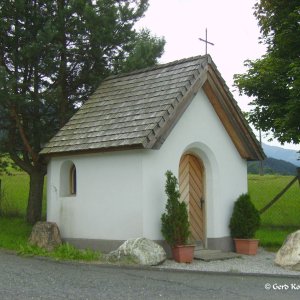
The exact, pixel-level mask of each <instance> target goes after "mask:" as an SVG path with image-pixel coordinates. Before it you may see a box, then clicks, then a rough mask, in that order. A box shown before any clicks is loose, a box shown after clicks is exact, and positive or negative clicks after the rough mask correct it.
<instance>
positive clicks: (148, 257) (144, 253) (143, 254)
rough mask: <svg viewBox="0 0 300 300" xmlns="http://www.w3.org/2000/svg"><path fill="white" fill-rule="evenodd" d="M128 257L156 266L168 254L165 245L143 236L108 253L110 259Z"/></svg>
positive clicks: (117, 259)
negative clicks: (162, 245)
mask: <svg viewBox="0 0 300 300" xmlns="http://www.w3.org/2000/svg"><path fill="white" fill-rule="evenodd" d="M126 257H127V258H131V259H133V260H134V262H136V263H138V264H140V265H147V266H155V265H159V264H161V263H162V262H164V261H165V260H166V257H167V256H166V252H165V250H164V249H163V247H161V246H160V245H158V244H156V243H155V242H153V241H151V240H148V239H146V238H143V237H142V238H137V239H130V240H127V241H126V242H124V243H123V244H122V245H121V246H120V247H119V248H118V249H117V250H115V251H112V252H110V253H109V254H108V260H110V261H123V260H124V259H126Z"/></svg>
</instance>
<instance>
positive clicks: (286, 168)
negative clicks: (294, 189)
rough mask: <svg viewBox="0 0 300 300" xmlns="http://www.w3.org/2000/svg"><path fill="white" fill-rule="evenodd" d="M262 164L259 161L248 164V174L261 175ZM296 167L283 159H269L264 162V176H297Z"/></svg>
mask: <svg viewBox="0 0 300 300" xmlns="http://www.w3.org/2000/svg"><path fill="white" fill-rule="evenodd" d="M259 172H260V163H259V162H258V161H249V162H248V173H250V174H259ZM296 173H297V170H296V166H295V165H293V164H292V163H289V162H287V161H284V160H281V159H275V158H272V157H267V158H266V159H264V160H263V174H280V175H296Z"/></svg>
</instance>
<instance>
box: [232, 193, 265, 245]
mask: <svg viewBox="0 0 300 300" xmlns="http://www.w3.org/2000/svg"><path fill="white" fill-rule="evenodd" d="M259 226H260V216H259V212H258V210H257V209H256V208H255V206H254V205H253V203H252V202H251V200H250V196H249V195H248V194H242V195H240V196H239V198H238V199H237V200H236V201H235V203H234V207H233V213H232V216H231V219H230V223H229V228H230V232H231V236H232V237H234V238H244V239H251V238H253V237H254V235H255V232H256V231H257V230H258V228H259Z"/></svg>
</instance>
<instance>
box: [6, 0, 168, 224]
mask: <svg viewBox="0 0 300 300" xmlns="http://www.w3.org/2000/svg"><path fill="white" fill-rule="evenodd" d="M147 8H148V0H137V1H127V0H118V1H111V0H97V1H83V0H74V1H60V0H51V1H50V0H45V1H27V0H16V1H1V2H0V61H1V63H0V153H4V152H5V153H9V155H10V157H11V158H12V159H13V160H14V162H15V163H16V164H17V165H18V166H19V167H20V168H22V169H23V170H24V171H25V172H27V173H28V174H30V176H31V185H30V186H31V187H32V190H34V191H35V193H33V192H32V193H29V201H28V204H29V205H28V215H27V220H28V221H29V222H30V223H34V222H35V221H37V220H38V219H39V218H40V216H41V212H40V208H41V201H42V200H41V199H42V191H41V189H38V187H39V186H40V185H41V182H42V181H41V178H43V177H44V175H45V174H46V166H45V161H44V159H43V157H40V156H39V152H40V150H41V148H42V145H44V144H45V143H46V142H47V141H48V140H49V139H50V138H51V137H52V136H53V135H54V134H55V133H56V132H57V131H58V130H59V128H60V127H61V126H63V125H64V124H65V123H66V122H67V121H68V119H69V118H70V117H71V116H72V114H73V113H74V112H75V110H76V109H77V108H78V107H79V106H80V105H81V104H82V103H83V102H84V101H85V100H86V99H87V98H88V96H89V95H90V94H91V93H92V92H93V91H95V89H96V87H97V86H98V85H99V83H100V82H101V81H102V80H103V79H104V78H105V77H107V76H108V75H110V74H112V73H116V72H120V71H121V70H122V68H123V63H120V62H121V61H123V60H124V66H125V65H126V70H129V69H131V68H132V69H136V68H139V67H145V66H146V65H147V64H150V65H152V64H154V63H155V62H156V59H157V58H158V57H159V56H160V55H161V54H162V51H163V45H164V42H163V40H160V39H159V38H152V37H151V36H150V33H149V32H148V33H147V32H146V31H145V32H142V33H140V34H139V33H137V32H136V30H135V29H134V24H135V23H136V22H137V21H138V20H139V19H140V18H141V17H142V16H143V15H144V13H145V11H146V9H147ZM147 47H149V51H148V50H147ZM142 55H145V59H144V60H143V63H142V64H140V62H139V61H138V57H142ZM151 55H153V56H151ZM127 59H128V63H126V61H127ZM124 68H125V67H124Z"/></svg>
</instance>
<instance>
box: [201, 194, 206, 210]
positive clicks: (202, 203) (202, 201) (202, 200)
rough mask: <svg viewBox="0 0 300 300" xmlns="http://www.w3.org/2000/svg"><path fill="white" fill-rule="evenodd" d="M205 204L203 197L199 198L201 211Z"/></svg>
mask: <svg viewBox="0 0 300 300" xmlns="http://www.w3.org/2000/svg"><path fill="white" fill-rule="evenodd" d="M204 203H205V200H204V198H203V197H201V198H200V208H201V209H202V207H203V205H204Z"/></svg>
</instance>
